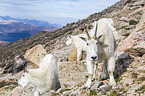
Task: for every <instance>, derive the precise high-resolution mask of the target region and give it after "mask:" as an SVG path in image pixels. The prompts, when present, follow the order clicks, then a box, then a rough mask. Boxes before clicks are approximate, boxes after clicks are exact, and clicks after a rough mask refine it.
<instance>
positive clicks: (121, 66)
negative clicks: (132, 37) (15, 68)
mask: <svg viewBox="0 0 145 96" xmlns="http://www.w3.org/2000/svg"><path fill="white" fill-rule="evenodd" d="M133 60H134V58H132V57H131V56H130V55H129V54H128V53H122V54H120V56H119V57H118V59H117V60H116V63H115V71H114V76H115V77H118V76H120V75H121V74H123V73H124V71H125V70H126V68H127V67H128V66H129V65H130V64H131V63H132V62H133Z"/></svg>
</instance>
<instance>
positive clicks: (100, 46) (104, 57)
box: [80, 20, 116, 88]
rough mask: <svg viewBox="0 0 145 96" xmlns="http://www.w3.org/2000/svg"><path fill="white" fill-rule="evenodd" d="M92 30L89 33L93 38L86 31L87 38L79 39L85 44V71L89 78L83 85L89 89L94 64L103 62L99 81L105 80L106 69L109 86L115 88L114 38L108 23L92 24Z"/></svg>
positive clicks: (94, 67)
mask: <svg viewBox="0 0 145 96" xmlns="http://www.w3.org/2000/svg"><path fill="white" fill-rule="evenodd" d="M92 25H93V28H92V29H91V31H90V32H94V36H93V37H91V36H92V35H91V36H90V35H89V33H88V31H87V29H86V28H85V29H86V34H87V38H84V37H80V38H81V39H82V40H84V41H85V42H86V44H87V57H86V63H87V70H88V74H89V78H88V80H87V82H86V84H85V87H88V88H89V87H90V86H91V82H92V78H94V77H95V71H96V64H94V63H95V62H97V63H100V62H102V61H103V67H102V73H101V79H106V78H107V75H106V73H105V71H106V68H107V70H108V73H109V77H110V81H109V83H110V85H111V86H115V85H116V82H115V80H114V76H113V72H114V69H115V56H114V52H115V51H114V50H115V38H114V35H113V32H112V29H111V28H110V25H109V23H107V22H104V21H103V20H102V21H98V22H94V23H93V24H92Z"/></svg>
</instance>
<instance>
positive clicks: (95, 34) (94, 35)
mask: <svg viewBox="0 0 145 96" xmlns="http://www.w3.org/2000/svg"><path fill="white" fill-rule="evenodd" d="M97 28H98V23H96V30H95V34H94V38H96V35H97Z"/></svg>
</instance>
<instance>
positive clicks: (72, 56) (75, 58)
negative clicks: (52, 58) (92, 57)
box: [68, 48, 77, 61]
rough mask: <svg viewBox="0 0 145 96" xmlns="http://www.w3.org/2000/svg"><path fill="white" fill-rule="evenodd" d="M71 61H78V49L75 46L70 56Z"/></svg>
mask: <svg viewBox="0 0 145 96" xmlns="http://www.w3.org/2000/svg"><path fill="white" fill-rule="evenodd" d="M68 60H69V61H77V49H76V48H73V49H72V50H71V52H70V53H69V56H68Z"/></svg>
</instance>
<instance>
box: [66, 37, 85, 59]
mask: <svg viewBox="0 0 145 96" xmlns="http://www.w3.org/2000/svg"><path fill="white" fill-rule="evenodd" d="M80 37H84V38H86V37H87V35H86V34H79V35H75V36H68V37H67V41H66V45H70V44H74V45H75V47H76V49H77V61H80V60H81V58H82V52H83V51H86V48H87V44H86V42H85V41H84V40H82V39H81V38H80Z"/></svg>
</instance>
